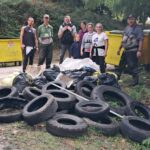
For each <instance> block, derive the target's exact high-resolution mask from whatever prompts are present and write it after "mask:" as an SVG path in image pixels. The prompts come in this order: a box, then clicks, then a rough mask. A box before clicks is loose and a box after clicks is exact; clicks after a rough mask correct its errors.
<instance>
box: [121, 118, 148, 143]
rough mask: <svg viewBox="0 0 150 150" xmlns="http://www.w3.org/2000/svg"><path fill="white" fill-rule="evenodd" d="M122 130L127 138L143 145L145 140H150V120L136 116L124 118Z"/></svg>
mask: <svg viewBox="0 0 150 150" xmlns="http://www.w3.org/2000/svg"><path fill="white" fill-rule="evenodd" d="M120 128H121V133H122V134H123V135H124V136H125V137H127V138H129V139H131V140H133V141H135V142H139V143H141V142H142V141H143V140H145V139H147V138H150V121H149V120H146V119H143V118H139V117H134V116H129V117H124V118H123V119H122V122H121V125H120Z"/></svg>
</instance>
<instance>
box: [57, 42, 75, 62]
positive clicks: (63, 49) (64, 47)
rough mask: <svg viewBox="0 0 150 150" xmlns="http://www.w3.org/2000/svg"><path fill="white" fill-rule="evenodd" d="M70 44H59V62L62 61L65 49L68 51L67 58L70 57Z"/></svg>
mask: <svg viewBox="0 0 150 150" xmlns="http://www.w3.org/2000/svg"><path fill="white" fill-rule="evenodd" d="M71 45H72V44H62V43H61V44H60V60H59V63H60V64H61V63H62V62H63V61H64V56H65V53H66V51H67V50H68V52H69V58H70V57H71V53H70V48H71Z"/></svg>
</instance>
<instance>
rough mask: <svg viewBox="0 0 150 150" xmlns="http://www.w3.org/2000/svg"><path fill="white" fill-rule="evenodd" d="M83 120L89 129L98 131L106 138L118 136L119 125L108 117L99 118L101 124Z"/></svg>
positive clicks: (86, 119)
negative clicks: (92, 128)
mask: <svg viewBox="0 0 150 150" xmlns="http://www.w3.org/2000/svg"><path fill="white" fill-rule="evenodd" d="M84 120H85V121H86V123H87V124H88V126H89V127H94V128H95V129H96V130H98V131H100V132H101V133H102V134H104V135H106V136H114V135H116V134H118V133H119V130H120V125H119V124H118V123H117V122H115V121H113V120H112V119H111V118H110V117H108V116H106V117H105V118H101V119H100V120H101V121H102V122H95V121H93V120H90V119H88V118H84ZM100 120H99V121H100Z"/></svg>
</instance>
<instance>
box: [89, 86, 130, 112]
mask: <svg viewBox="0 0 150 150" xmlns="http://www.w3.org/2000/svg"><path fill="white" fill-rule="evenodd" d="M105 95H106V96H110V97H112V98H117V99H115V102H119V103H121V106H119V107H113V106H110V109H111V110H112V111H114V112H116V113H118V114H120V115H125V114H126V109H127V106H128V105H129V103H130V102H131V101H132V99H131V97H129V96H128V95H127V94H126V93H124V92H122V91H121V90H119V89H118V88H115V87H112V86H106V85H101V86H97V87H96V88H94V90H93V91H92V94H91V98H92V99H94V100H99V101H104V102H106V103H107V102H108V101H107V100H106V98H105ZM112 101H114V100H112Z"/></svg>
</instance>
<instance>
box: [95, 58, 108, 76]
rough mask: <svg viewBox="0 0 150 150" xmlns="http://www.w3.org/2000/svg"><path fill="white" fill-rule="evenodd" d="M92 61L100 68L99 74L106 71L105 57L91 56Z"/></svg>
mask: <svg viewBox="0 0 150 150" xmlns="http://www.w3.org/2000/svg"><path fill="white" fill-rule="evenodd" d="M92 60H93V61H94V62H95V63H96V64H97V65H99V66H100V71H101V73H105V70H106V63H105V57H104V56H93V57H92Z"/></svg>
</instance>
